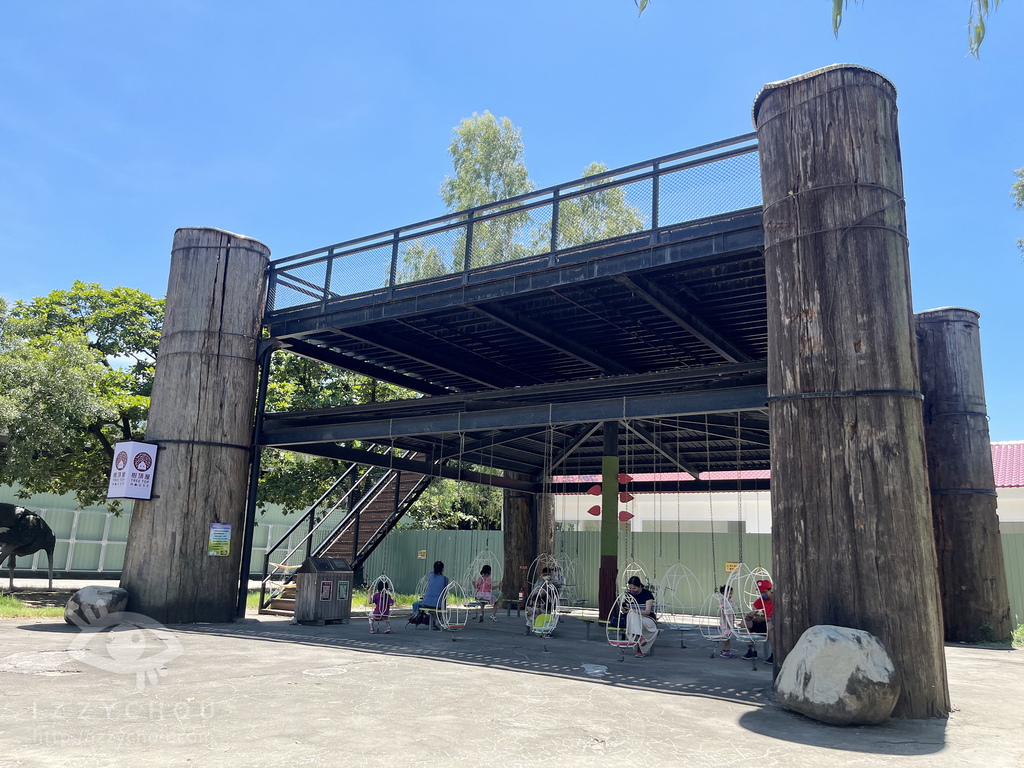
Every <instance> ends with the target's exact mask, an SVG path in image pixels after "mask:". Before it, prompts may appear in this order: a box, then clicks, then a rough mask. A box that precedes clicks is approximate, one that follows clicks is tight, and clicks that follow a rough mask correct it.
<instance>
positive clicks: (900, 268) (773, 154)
mask: <svg viewBox="0 0 1024 768" xmlns="http://www.w3.org/2000/svg"><path fill="white" fill-rule="evenodd" d="M754 124H755V126H756V127H757V134H758V144H759V147H760V163H761V188H762V193H763V199H764V202H763V205H764V214H763V217H764V231H765V272H766V276H767V293H768V345H769V346H768V392H769V415H770V419H771V463H772V550H773V551H772V555H773V564H774V565H773V567H774V570H775V573H774V574H773V575H774V577H775V582H776V590H775V595H776V596H775V599H776V601H777V605H778V607H777V608H776V610H775V615H776V617H777V619H776V627H775V643H776V649H775V650H776V654H775V655H776V659H777V662H776V663H779V662H781V661H782V660H783V659H784V658H785V656H786V654H788V653H789V651H790V650H791V649H792V648H793V645H794V644H795V643H796V641H797V640H798V639H799V637H800V635H801V634H802V633H803V632H804V630H806V629H807V628H808V627H811V626H813V625H816V624H836V625H840V626H846V627H853V628H856V629H863V630H867V631H868V632H871V633H872V634H874V635H876V636H878V637H879V638H881V640H882V641H883V642H884V643H885V644H886V646H887V647H888V648H889V651H890V653H891V654H892V657H893V661H894V662H895V664H896V665H897V669H898V670H899V672H900V675H901V677H902V693H901V695H900V700H899V702H898V703H897V705H896V710H895V713H894V714H895V715H896V716H898V717H914V718H918V717H935V716H944V715H946V714H947V713H948V712H949V692H948V687H947V681H946V665H945V656H944V654H943V647H942V608H941V605H940V600H939V582H938V572H937V566H936V559H935V540H934V535H933V531H932V521H931V509H930V507H929V501H928V474H927V467H926V464H925V449H924V425H923V420H922V413H921V395H920V391H919V379H918V368H917V343H916V340H915V337H914V321H913V310H912V308H911V294H910V268H909V259H908V252H907V237H906V215H905V212H904V205H903V177H902V167H901V162H900V146H899V135H898V132H897V125H896V89H895V88H894V87H893V85H892V83H890V82H889V81H888V80H887V79H886V78H884V77H882V76H881V75H879V74H878V73H876V72H872V71H871V70H867V69H864V68H861V67H856V66H849V65H835V66H832V67H827V68H825V69H821V70H816V71H814V72H810V73H808V74H806V75H802V76H800V77H796V78H793V79H791V80H786V81H783V82H779V83H773V84H771V85H768V86H765V88H764V89H762V91H761V93H760V94H759V95H758V97H757V99H756V100H755V102H754Z"/></svg>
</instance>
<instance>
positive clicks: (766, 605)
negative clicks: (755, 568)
mask: <svg viewBox="0 0 1024 768" xmlns="http://www.w3.org/2000/svg"><path fill="white" fill-rule="evenodd" d="M757 591H758V592H760V593H761V596H760V597H759V598H757V600H755V601H754V604H753V605H752V606H751V611H750V612H749V613H748V614H747V615H746V616H744V617H743V623H744V624H745V625H746V627H747V629H748V630H750V631H751V632H754V633H756V634H759V635H765V636H766V637H767V638H768V642H769V643H772V640H773V639H774V637H773V636H774V634H775V631H774V630H775V627H774V626H773V624H774V621H773V618H772V617H773V614H774V613H775V598H774V593H773V591H772V583H771V582H770V581H768V580H767V579H762V580H761V581H758V582H757ZM743 658H745V659H756V658H757V651H756V650H755V649H754V646H753V645H751V646H750V648H748V649H747V655H746V656H744V657H743ZM766 661H767V663H769V664H771V663H772V662H773V661H775V652H774V649H773V651H772V654H771V655H770V656H769V657H768V658H767V659H766Z"/></svg>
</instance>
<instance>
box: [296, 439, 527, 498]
mask: <svg viewBox="0 0 1024 768" xmlns="http://www.w3.org/2000/svg"><path fill="white" fill-rule="evenodd" d="M276 447H279V448H282V449H283V450H288V451H295V452H296V453H305V454H308V455H310V456H322V457H324V458H326V459H337V460H338V461H348V462H352V463H354V464H368V465H370V466H373V467H385V468H387V469H397V470H400V471H402V472H415V473H416V474H420V475H426V476H427V477H445V478H448V479H449V480H465V481H466V482H469V483H477V484H479V485H493V486H495V487H498V488H510V489H512V490H516V491H527V492H529V493H537V492H538V491H539V490H540V486H539V485H538V484H537V483H531V482H527V481H523V480H512V479H509V478H507V477H503V476H501V475H488V474H486V473H484V472H476V471H474V470H471V469H464V468H462V467H457V466H456V467H448V466H439V465H438V464H436V463H428V462H425V461H413V460H412V459H402V458H398V457H393V456H385V455H383V454H380V453H371V452H370V451H360V450H358V449H356V448H345V447H343V446H340V445H334V444H333V443H297V444H294V445H286V446H276Z"/></svg>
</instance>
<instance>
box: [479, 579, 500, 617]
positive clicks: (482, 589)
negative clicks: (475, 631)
mask: <svg viewBox="0 0 1024 768" xmlns="http://www.w3.org/2000/svg"><path fill="white" fill-rule="evenodd" d="M500 588H501V584H500V583H499V584H494V585H492V584H491V566H489V565H485V566H484V567H483V568H481V569H480V578H478V579H477V580H476V599H477V600H479V601H480V621H481V622H483V620H484V605H485V604H486V603H490V605H491V621H497V620H498V599H497V598H496V597H495V596H494V593H493V592H492V590H494V589H500Z"/></svg>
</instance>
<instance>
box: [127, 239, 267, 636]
mask: <svg viewBox="0 0 1024 768" xmlns="http://www.w3.org/2000/svg"><path fill="white" fill-rule="evenodd" d="M269 258H270V249H269V248H267V247H266V246H265V245H263V244H262V243H260V242H257V241H256V240H252V239H250V238H247V237H242V236H240V235H233V234H231V233H228V232H223V231H221V230H217V229H208V228H183V229H179V230H178V231H177V232H175V233H174V244H173V247H172V249H171V269H170V278H169V280H168V284H167V306H166V313H165V317H164V325H163V329H162V331H161V334H160V349H159V352H158V353H157V363H156V377H155V380H154V383H153V394H152V404H151V406H150V410H149V422H148V425H147V428H146V439H147V440H148V441H150V442H153V443H156V444H157V445H158V446H159V447H160V450H159V453H158V459H157V467H156V473H155V475H154V478H153V498H152V499H151V500H150V501H138V502H136V503H135V509H134V511H133V513H132V522H131V528H130V530H129V533H128V545H127V550H126V552H125V562H124V568H123V571H122V574H121V585H122V586H123V587H124V588H125V589H127V590H128V593H129V609H130V610H132V611H133V612H136V613H141V614H144V615H146V616H150V617H151V618H153V619H156V620H157V621H160V622H163V623H189V622H199V621H203V622H207V621H209V622H218V621H230V620H231V619H232V618H233V617H234V614H235V602H236V597H237V593H238V568H239V563H240V560H241V554H242V553H241V545H242V537H243V527H244V525H243V523H244V516H245V500H246V485H247V480H248V468H249V454H250V440H251V438H252V420H253V412H254V408H255V399H256V385H257V378H256V365H255V361H256V343H257V339H258V337H259V332H260V324H261V321H262V318H263V304H264V299H265V291H266V276H265V272H266V268H267V263H268V260H269ZM212 523H228V524H230V525H231V545H230V554H229V555H228V556H227V557H223V556H210V555H209V554H208V542H209V538H210V525H211V524H212Z"/></svg>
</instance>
